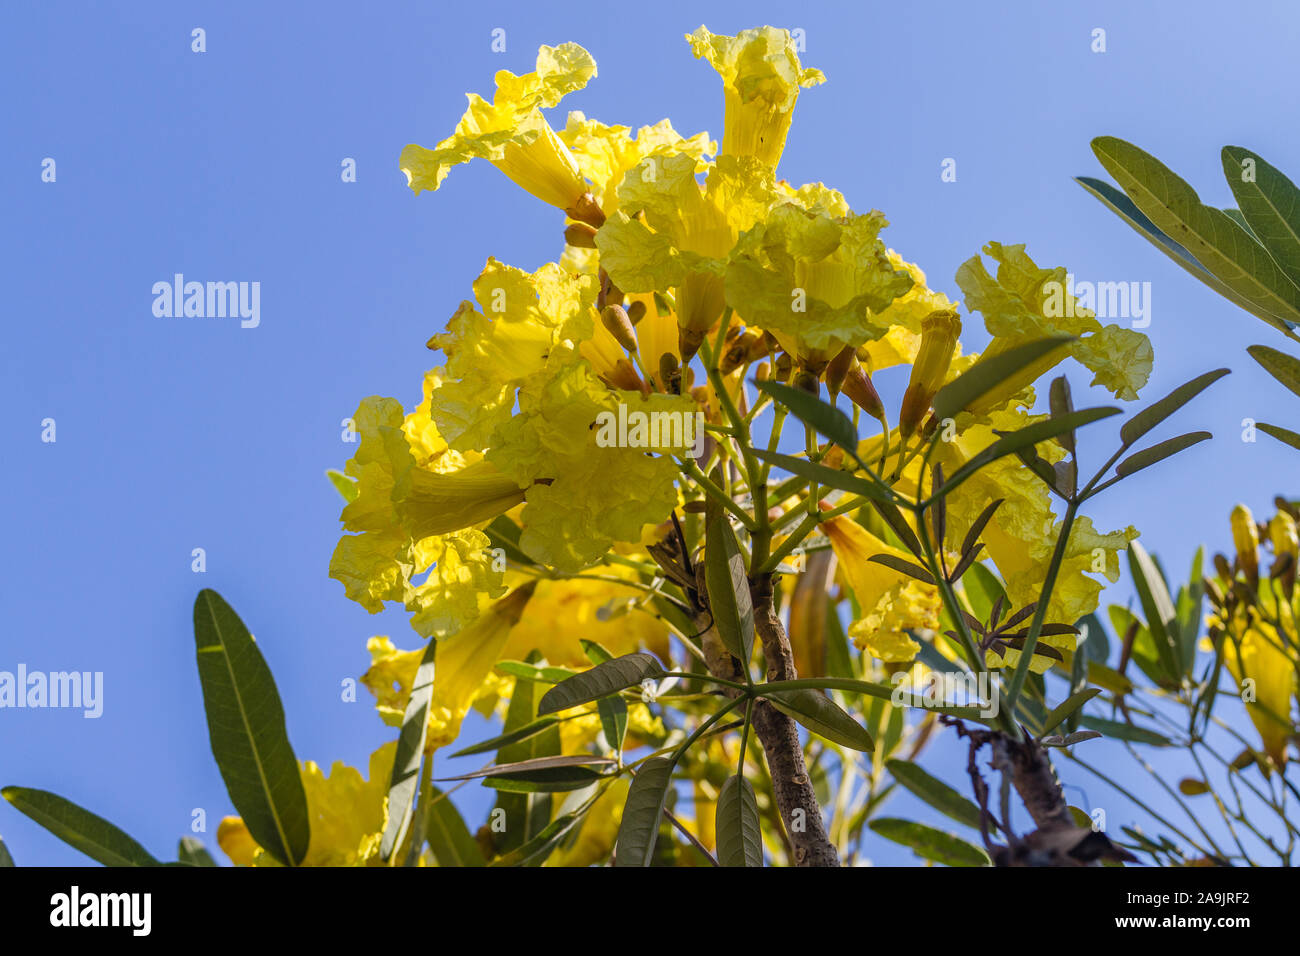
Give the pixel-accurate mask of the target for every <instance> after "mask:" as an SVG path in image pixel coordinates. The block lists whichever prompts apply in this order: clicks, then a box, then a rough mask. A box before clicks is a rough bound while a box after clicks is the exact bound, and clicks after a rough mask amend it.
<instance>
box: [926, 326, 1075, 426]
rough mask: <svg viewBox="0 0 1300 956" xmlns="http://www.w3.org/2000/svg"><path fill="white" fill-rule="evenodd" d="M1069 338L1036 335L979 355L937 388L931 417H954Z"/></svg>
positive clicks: (1068, 340) (1070, 339) (1072, 339)
mask: <svg viewBox="0 0 1300 956" xmlns="http://www.w3.org/2000/svg"><path fill="white" fill-rule="evenodd" d="M1073 341H1074V338H1073V337H1070V336H1059V337H1056V338H1046V339H1039V340H1038V341H1036V342H1026V343H1025V344H1024V345H1017V346H1014V347H1013V348H1009V349H1007V350H1006V351H1005V352H999V353H998V354H997V355H994V356H992V357H991V358H986V359H980V360H979V361H978V362H976V363H975V364H974V365H972V366H971V367H970V368H968V369H967V370H966V371H965V372H963V373H962V374H961V375H958V376H957V377H956V378H955V379H953V380H952V381H951V382H949V383H948V384H947V385H945V386H944V387H943V388H941V389H939V392H938V394H936V395H935V396H934V402H933V407H934V417H935V419H936V420H937V421H943V420H944V419H945V418H953V417H955V416H956V414H957V413H958V412H960V411H962V410H963V409H965V408H968V407H970V406H971V405H973V404H975V403H976V402H977V401H978V400H979V399H980V398H982V397H983V396H985V395H987V394H988V393H989V392H991V391H993V390H994V389H995V388H997V387H998V386H999V385H1001V384H1002V383H1003V382H1005V381H1006V380H1007V379H1009V378H1011V377H1012V376H1013V375H1015V374H1016V373H1017V372H1019V371H1020V370H1021V369H1023V368H1026V367H1028V366H1030V365H1033V364H1034V363H1035V362H1036V361H1038V360H1039V359H1040V358H1042V357H1043V356H1044V355H1047V354H1048V353H1049V352H1054V351H1055V350H1056V349H1058V348H1061V347H1062V346H1064V345H1066V344H1067V343H1069V342H1073Z"/></svg>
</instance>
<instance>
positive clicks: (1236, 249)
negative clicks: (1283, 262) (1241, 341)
mask: <svg viewBox="0 0 1300 956" xmlns="http://www.w3.org/2000/svg"><path fill="white" fill-rule="evenodd" d="M1092 149H1093V152H1094V153H1096V154H1097V158H1098V159H1100V160H1101V164H1102V165H1103V166H1105V167H1106V170H1107V171H1108V172H1109V173H1110V174H1111V175H1112V176H1114V177H1115V181H1116V182H1117V183H1119V186H1120V188H1121V189H1123V190H1124V192H1126V193H1127V194H1128V196H1129V198H1130V199H1132V200H1133V202H1134V204H1135V205H1136V206H1137V207H1138V208H1139V209H1141V210H1142V212H1144V213H1145V214H1146V215H1147V217H1148V218H1149V219H1150V220H1151V221H1152V222H1153V223H1155V225H1156V227H1157V228H1158V229H1160V230H1161V231H1162V232H1164V233H1166V234H1167V235H1170V236H1172V237H1173V238H1174V239H1176V240H1177V241H1178V242H1179V243H1180V244H1181V245H1182V246H1183V247H1184V248H1185V249H1187V251H1188V252H1189V253H1191V255H1192V256H1193V258H1195V259H1196V261H1197V262H1199V263H1200V264H1201V265H1202V266H1204V267H1205V268H1206V269H1207V270H1208V271H1209V272H1210V273H1212V274H1213V275H1214V276H1215V278H1217V279H1218V280H1219V281H1220V282H1222V283H1223V284H1224V285H1226V286H1227V287H1228V288H1229V289H1231V290H1232V291H1233V292H1234V293H1236V294H1237V295H1239V296H1240V297H1241V298H1243V299H1244V300H1246V302H1248V303H1250V311H1251V312H1252V313H1253V314H1255V315H1257V316H1259V317H1260V318H1262V319H1264V320H1265V321H1266V322H1268V323H1269V324H1270V325H1273V326H1274V327H1275V328H1277V329H1279V330H1280V331H1283V332H1285V333H1286V334H1287V335H1288V336H1289V337H1291V338H1296V336H1295V335H1294V333H1292V332H1291V331H1290V329H1289V328H1288V324H1293V323H1294V322H1295V321H1296V320H1297V319H1300V289H1297V288H1296V286H1295V284H1294V283H1293V282H1292V281H1291V280H1290V279H1288V278H1287V277H1286V275H1285V274H1283V273H1282V272H1281V271H1280V270H1279V269H1278V267H1277V265H1276V264H1275V263H1274V262H1273V260H1272V258H1271V257H1270V256H1269V254H1268V252H1267V251H1266V250H1265V249H1264V248H1263V247H1262V246H1261V245H1260V244H1259V243H1257V242H1256V241H1255V240H1254V239H1252V238H1251V237H1250V236H1249V235H1248V234H1247V233H1246V232H1245V231H1244V230H1243V229H1242V228H1241V227H1240V226H1239V225H1237V224H1236V223H1235V222H1233V220H1232V217H1231V216H1229V215H1227V214H1226V213H1224V212H1223V211H1222V210H1220V209H1215V208H1213V207H1212V206H1207V205H1205V204H1204V203H1202V202H1201V200H1200V197H1199V196H1197V195H1196V190H1194V189H1192V187H1191V186H1189V185H1188V184H1187V183H1186V182H1185V181H1184V180H1182V179H1181V178H1179V177H1178V176H1177V175H1176V174H1175V173H1174V172H1173V171H1172V170H1171V169H1169V168H1168V167H1167V166H1165V165H1164V164H1163V163H1161V162H1160V161H1159V160H1158V159H1156V158H1155V157H1154V156H1152V155H1150V154H1149V153H1146V152H1144V151H1143V150H1141V149H1139V148H1138V147H1136V146H1134V145H1133V144H1131V143H1126V142H1124V141H1123V140H1121V139H1116V138H1115V137H1113V136H1100V137H1098V138H1097V139H1094V140H1093V141H1092Z"/></svg>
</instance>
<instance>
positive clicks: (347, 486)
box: [325, 468, 361, 504]
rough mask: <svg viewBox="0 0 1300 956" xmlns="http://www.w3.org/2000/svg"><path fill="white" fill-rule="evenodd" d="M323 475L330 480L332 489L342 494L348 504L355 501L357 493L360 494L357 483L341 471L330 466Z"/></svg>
mask: <svg viewBox="0 0 1300 956" xmlns="http://www.w3.org/2000/svg"><path fill="white" fill-rule="evenodd" d="M325 477H326V478H328V479H329V480H330V484H332V485H333V486H334V490H335V491H337V492H338V493H339V494H340V495H342V496H343V500H344V501H346V502H348V503H349V504H351V503H352V502H354V501H356V500H357V495H359V494H361V489H359V488H358V487H357V483H356V482H355V481H353V480H352V479H351V478H349V477H348V476H347V475H345V474H343V472H341V471H336V470H334V469H333V468H330V469H329V470H328V471H326V472H325Z"/></svg>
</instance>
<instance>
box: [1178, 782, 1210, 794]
mask: <svg viewBox="0 0 1300 956" xmlns="http://www.w3.org/2000/svg"><path fill="white" fill-rule="evenodd" d="M1178 791H1179V792H1180V793H1181V794H1182V795H1183V796H1185V797H1199V796H1200V795H1201V794H1203V793H1209V792H1210V785H1209V784H1207V783H1206V782H1205V781H1204V780H1197V779H1195V778H1194V777H1184V778H1183V779H1182V780H1179V781H1178Z"/></svg>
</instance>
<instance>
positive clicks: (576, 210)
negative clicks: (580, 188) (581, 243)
mask: <svg viewBox="0 0 1300 956" xmlns="http://www.w3.org/2000/svg"><path fill="white" fill-rule="evenodd" d="M564 211H565V212H566V213H567V214H568V216H569V218H570V219H576V220H578V222H585V223H586V224H587V225H589V226H594V227H596V228H597V229H599V228H600V227H601V226H603V225H605V213H604V212H603V211H602V210H601V208H600V206H599V205H597V204H596V197H595V196H593V195H592V194H591V193H583V194H582V195H581V196H579V197H578V201H577V202H576V203H574V204H573V205H572V206H570V207H569V208H568V209H566V210H564Z"/></svg>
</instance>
